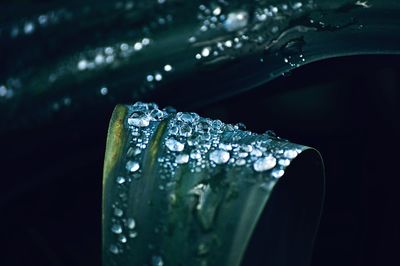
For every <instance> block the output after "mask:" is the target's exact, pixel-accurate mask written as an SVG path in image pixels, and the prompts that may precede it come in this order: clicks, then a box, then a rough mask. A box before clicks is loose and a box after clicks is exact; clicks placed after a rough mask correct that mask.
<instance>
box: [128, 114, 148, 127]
mask: <svg viewBox="0 0 400 266" xmlns="http://www.w3.org/2000/svg"><path fill="white" fill-rule="evenodd" d="M128 124H129V125H131V126H135V127H147V126H148V125H149V124H150V118H149V117H148V116H147V115H143V116H140V117H129V118H128Z"/></svg>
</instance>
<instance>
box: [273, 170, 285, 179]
mask: <svg viewBox="0 0 400 266" xmlns="http://www.w3.org/2000/svg"><path fill="white" fill-rule="evenodd" d="M284 174H285V171H283V170H282V169H275V170H273V171H272V172H271V175H272V177H274V178H280V177H282V176H283V175H284Z"/></svg>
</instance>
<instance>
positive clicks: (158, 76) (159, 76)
mask: <svg viewBox="0 0 400 266" xmlns="http://www.w3.org/2000/svg"><path fill="white" fill-rule="evenodd" d="M154 78H155V79H156V81H161V80H162V75H161V74H160V73H156V74H155V75H154Z"/></svg>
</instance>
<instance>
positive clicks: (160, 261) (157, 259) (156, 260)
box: [151, 256, 164, 266]
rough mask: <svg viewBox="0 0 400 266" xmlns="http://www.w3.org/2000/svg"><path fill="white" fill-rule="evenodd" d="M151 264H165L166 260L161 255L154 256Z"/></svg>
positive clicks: (159, 265)
mask: <svg viewBox="0 0 400 266" xmlns="http://www.w3.org/2000/svg"><path fill="white" fill-rule="evenodd" d="M151 265H152V266H164V261H163V259H162V258H161V257H160V256H153V257H152V258H151Z"/></svg>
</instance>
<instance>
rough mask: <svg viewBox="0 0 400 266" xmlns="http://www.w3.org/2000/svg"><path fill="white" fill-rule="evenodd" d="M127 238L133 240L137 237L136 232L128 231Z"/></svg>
mask: <svg viewBox="0 0 400 266" xmlns="http://www.w3.org/2000/svg"><path fill="white" fill-rule="evenodd" d="M128 236H129V237H130V238H135V237H137V232H136V231H130V232H129V234H128Z"/></svg>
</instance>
